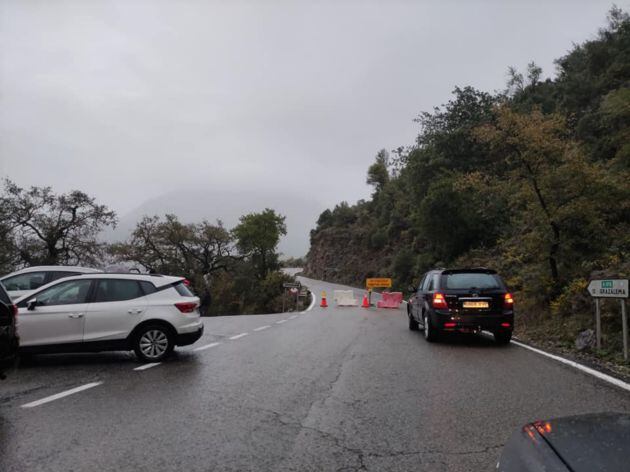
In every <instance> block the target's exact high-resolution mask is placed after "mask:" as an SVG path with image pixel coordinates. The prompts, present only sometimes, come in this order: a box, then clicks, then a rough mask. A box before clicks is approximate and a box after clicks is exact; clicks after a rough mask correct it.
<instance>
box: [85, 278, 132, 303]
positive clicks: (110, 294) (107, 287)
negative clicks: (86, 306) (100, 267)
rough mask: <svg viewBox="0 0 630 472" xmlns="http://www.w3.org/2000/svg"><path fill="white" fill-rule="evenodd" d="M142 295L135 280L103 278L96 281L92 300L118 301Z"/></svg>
mask: <svg viewBox="0 0 630 472" xmlns="http://www.w3.org/2000/svg"><path fill="white" fill-rule="evenodd" d="M142 296H144V292H143V291H142V289H141V288H140V284H139V283H138V282H137V281H136V280H122V279H103V280H99V281H98V282H97V286H96V295H95V296H94V302H96V303H98V302H101V303H102V302H120V301H123V300H133V299H134V298H138V297H142Z"/></svg>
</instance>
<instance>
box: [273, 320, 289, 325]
mask: <svg viewBox="0 0 630 472" xmlns="http://www.w3.org/2000/svg"><path fill="white" fill-rule="evenodd" d="M287 321H289V320H278V321H276V324H282V323H286V322H287Z"/></svg>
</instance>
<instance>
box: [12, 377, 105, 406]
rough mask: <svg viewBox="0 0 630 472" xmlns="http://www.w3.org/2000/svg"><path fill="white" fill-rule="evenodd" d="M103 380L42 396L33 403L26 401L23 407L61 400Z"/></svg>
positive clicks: (99, 383) (95, 385) (97, 384)
mask: <svg viewBox="0 0 630 472" xmlns="http://www.w3.org/2000/svg"><path fill="white" fill-rule="evenodd" d="M102 383H103V382H92V383H89V384H85V385H81V386H80V387H75V388H71V389H70V390H66V391H65V392H60V393H57V394H55V395H51V396H49V397H46V398H42V399H41V400H36V401H34V402H31V403H26V404H24V405H22V408H33V407H35V406H39V405H43V404H44V403H49V402H52V401H55V400H59V399H60V398H63V397H67V396H68V395H73V394H75V393H79V392H82V391H83V390H87V389H89V388H93V387H97V386H99V385H101V384H102Z"/></svg>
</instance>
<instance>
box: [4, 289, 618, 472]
mask: <svg viewBox="0 0 630 472" xmlns="http://www.w3.org/2000/svg"><path fill="white" fill-rule="evenodd" d="M303 283H306V284H307V285H309V286H310V288H311V289H312V290H313V291H314V292H315V293H316V294H317V295H319V292H320V291H321V290H322V289H326V290H328V292H329V293H328V294H329V296H330V295H332V293H331V290H332V289H333V288H335V287H338V286H335V285H332V284H327V283H323V282H318V281H313V280H308V279H303ZM359 294H360V292H358V291H357V295H359ZM330 301H331V300H330V299H329V302H330ZM204 322H205V325H206V333H205V334H204V337H203V338H202V339H201V340H200V341H198V342H197V343H196V344H195V345H193V346H190V347H187V348H185V349H181V350H178V351H177V354H176V356H175V357H173V359H171V360H169V361H168V362H164V363H161V364H156V365H150V366H148V367H146V366H142V365H140V364H138V363H137V362H136V361H135V360H134V358H133V356H131V355H128V354H121V353H104V354H88V355H67V356H66V355H63V356H41V357H37V358H36V359H35V360H34V361H32V362H31V363H29V364H28V365H26V366H24V367H22V368H20V369H19V370H18V371H17V372H14V373H13V375H11V377H10V378H9V379H8V380H7V381H5V382H2V383H0V388H1V389H2V393H1V395H0V470H2V471H7V472H8V471H16V472H17V471H20V472H21V471H25V470H28V471H47V472H50V471H68V470H75V471H93V470H101V471H145V470H147V471H149V470H151V471H156V470H157V471H162V470H164V471H171V470H180V471H210V470H212V471H250V470H251V471H285V470H286V471H328V470H330V471H343V470H346V471H353V470H357V471H358V470H367V471H412V470H413V471H418V470H420V471H477V470H479V471H491V470H494V468H495V465H496V461H497V458H498V455H499V453H500V449H501V447H502V446H503V444H504V443H505V441H506V440H507V438H508V437H509V435H510V434H511V433H512V432H513V431H514V430H515V429H516V428H517V427H519V426H521V425H522V424H524V423H526V422H528V421H531V420H533V419H537V418H551V417H556V416H564V415H572V414H579V413H590V412H603V411H619V412H626V413H630V394H628V393H627V392H626V391H623V390H621V389H619V388H616V387H613V386H610V385H609V384H607V383H605V382H602V381H601V380H598V379H596V378H593V377H591V376H588V375H586V374H584V373H582V372H579V371H577V370H575V369H572V368H570V367H567V366H564V365H562V364H560V363H557V362H555V361H553V360H550V359H548V358H545V357H543V356H540V355H538V354H536V353H534V352H531V351H528V350H526V349H523V348H520V347H518V346H513V345H512V346H508V347H497V346H495V345H494V344H493V342H492V341H491V340H489V339H487V338H484V337H453V338H451V339H448V340H446V341H444V342H440V343H437V344H429V343H427V342H425V341H424V339H422V334H421V333H418V332H411V331H409V330H408V329H407V320H406V315H405V314H404V311H403V310H402V309H401V310H377V309H375V308H371V309H362V308H336V307H334V306H331V307H329V308H327V309H321V308H319V307H318V306H315V308H313V309H312V310H311V311H308V312H306V313H304V314H300V315H297V316H296V315H295V314H275V315H251V316H229V317H217V318H206V319H205V320H204ZM138 367H142V370H134V369H137V368H138ZM92 384H94V385H92ZM82 386H83V387H82ZM78 387H81V388H82V389H79V390H78V391H77V392H76V393H72V394H68V395H67V396H61V397H60V398H54V399H53V400H50V401H48V402H46V403H42V404H40V403H39V402H40V401H41V400H42V399H47V398H50V397H51V396H53V395H57V394H59V393H60V392H67V391H72V389H77V388H78ZM29 404H34V405H35V406H32V407H29V408H24V407H23V406H24V405H29Z"/></svg>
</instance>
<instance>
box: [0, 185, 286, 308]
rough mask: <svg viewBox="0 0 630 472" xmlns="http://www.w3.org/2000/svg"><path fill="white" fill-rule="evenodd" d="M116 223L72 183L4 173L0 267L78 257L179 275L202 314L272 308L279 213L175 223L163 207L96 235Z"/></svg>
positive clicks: (72, 261)
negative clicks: (27, 183)
mask: <svg viewBox="0 0 630 472" xmlns="http://www.w3.org/2000/svg"><path fill="white" fill-rule="evenodd" d="M116 223H117V216H116V213H115V212H114V211H112V210H111V209H109V208H108V207H107V206H106V205H103V204H100V203H98V202H97V201H96V199H95V198H94V197H91V196H89V195H87V194H86V193H84V192H82V191H79V190H75V191H71V192H68V193H64V194H58V193H55V192H54V191H53V189H52V188H50V187H30V188H22V187H20V186H18V185H17V184H15V183H14V182H12V181H10V180H5V181H4V186H3V188H2V191H1V192H0V275H5V274H8V273H10V272H12V271H14V270H17V269H21V268H23V267H29V266H37V265H83V266H87V267H96V268H101V269H106V270H112V269H113V270H115V271H129V270H130V269H135V270H138V271H141V272H150V273H158V274H167V275H176V276H182V277H185V278H187V279H188V280H189V281H190V283H191V286H192V288H193V290H194V292H195V293H196V294H197V295H198V296H199V297H200V298H201V301H202V312H203V313H204V314H205V315H239V314H243V313H246V314H255V313H277V312H279V311H281V310H282V296H283V292H284V288H283V283H285V282H295V280H294V278H293V277H291V276H289V275H287V274H285V273H283V272H282V271H281V270H280V261H279V254H278V244H279V242H280V238H281V237H282V236H283V235H285V234H286V225H285V218H284V216H281V215H279V214H277V213H276V212H275V211H274V210H271V209H265V210H264V211H262V212H258V213H250V214H247V215H244V216H242V217H241V218H240V221H239V223H238V224H237V225H236V226H235V227H234V228H232V230H229V229H227V228H225V227H224V226H223V224H222V223H221V222H220V221H218V222H217V223H216V224H212V223H209V222H208V221H205V220H204V221H201V222H196V223H182V222H181V221H180V220H179V219H178V217H177V216H175V215H172V214H167V215H165V216H164V217H160V216H145V217H143V218H142V219H141V220H140V221H139V222H137V224H136V227H135V229H134V230H133V232H132V233H131V236H130V237H129V238H128V240H127V241H124V242H119V243H114V244H108V243H105V242H103V241H102V239H101V235H102V232H103V230H104V229H106V228H108V227H113V226H115V225H116Z"/></svg>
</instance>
